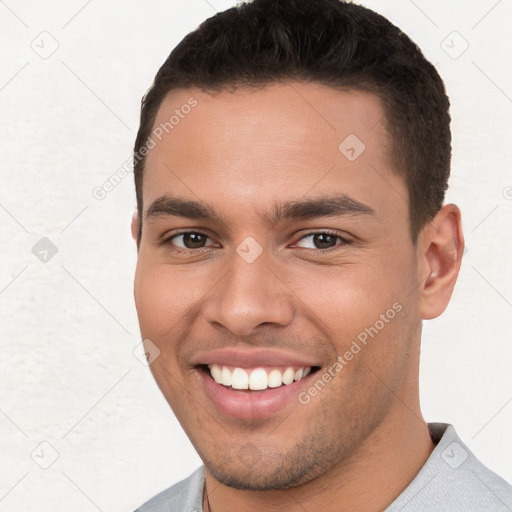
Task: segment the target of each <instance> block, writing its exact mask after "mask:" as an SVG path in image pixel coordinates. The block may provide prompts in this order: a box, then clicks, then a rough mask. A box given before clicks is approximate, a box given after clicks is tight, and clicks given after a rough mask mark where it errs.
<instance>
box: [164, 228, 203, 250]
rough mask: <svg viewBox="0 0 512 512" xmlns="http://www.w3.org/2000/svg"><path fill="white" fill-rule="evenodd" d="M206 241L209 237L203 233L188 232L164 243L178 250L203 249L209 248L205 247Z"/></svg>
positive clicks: (172, 237)
mask: <svg viewBox="0 0 512 512" xmlns="http://www.w3.org/2000/svg"><path fill="white" fill-rule="evenodd" d="M207 240H209V237H208V236H206V235H204V234H203V233H196V232H193V231H190V232H187V233H179V234H177V235H174V236H171V237H170V238H168V239H167V240H166V241H165V243H167V244H170V245H174V246H175V247H178V248H179V249H201V248H203V247H209V246H207V245H206V242H207Z"/></svg>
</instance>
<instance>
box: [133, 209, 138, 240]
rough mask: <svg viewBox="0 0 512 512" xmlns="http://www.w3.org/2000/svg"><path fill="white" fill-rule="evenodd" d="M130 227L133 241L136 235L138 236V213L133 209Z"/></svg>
mask: <svg viewBox="0 0 512 512" xmlns="http://www.w3.org/2000/svg"><path fill="white" fill-rule="evenodd" d="M131 229H132V238H133V239H134V240H135V241H137V237H138V234H139V214H138V212H137V211H135V212H134V214H133V216H132V225H131Z"/></svg>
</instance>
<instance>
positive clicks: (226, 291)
mask: <svg viewBox="0 0 512 512" xmlns="http://www.w3.org/2000/svg"><path fill="white" fill-rule="evenodd" d="M250 244H251V242H250V241H249V242H248V245H244V243H242V244H240V246H239V247H238V248H237V251H236V252H234V253H233V254H232V255H231V257H230V258H229V261H228V262H227V263H226V267H225V271H226V274H225V275H224V277H223V278H222V279H221V280H220V282H219V283H218V285H217V286H215V287H214V289H213V290H212V291H213V293H212V294H211V295H210V296H209V297H208V299H207V303H206V307H205V311H204V313H205V317H206V319H207V321H209V322H210V323H215V324H221V325H222V326H224V327H225V328H227V329H229V330H230V331H232V332H233V333H234V334H238V335H248V334H251V333H252V332H253V331H254V329H255V328H256V327H258V326H259V325H261V324H264V323H265V324H273V325H275V326H284V325H287V324H289V323H290V322H291V320H292V318H293V314H294V310H293V304H292V301H291V297H290V294H289V293H287V288H286V286H285V285H284V284H283V283H282V282H281V280H280V279H279V278H278V277H277V276H276V275H275V273H274V272H273V271H271V270H270V269H269V266H270V262H269V261H268V257H267V255H265V254H262V253H260V254H259V255H257V256H256V257H255V252H254V247H251V245H250ZM251 253H252V254H251ZM247 255H250V257H247Z"/></svg>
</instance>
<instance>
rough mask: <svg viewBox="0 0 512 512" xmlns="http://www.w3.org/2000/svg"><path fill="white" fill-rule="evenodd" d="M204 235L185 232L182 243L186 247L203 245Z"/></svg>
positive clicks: (192, 247)
mask: <svg viewBox="0 0 512 512" xmlns="http://www.w3.org/2000/svg"><path fill="white" fill-rule="evenodd" d="M205 239H206V237H205V236H204V235H201V234H200V233H185V234H184V235H183V243H184V244H185V246H186V247H187V248H188V249H197V248H198V247H203V246H204V243H205Z"/></svg>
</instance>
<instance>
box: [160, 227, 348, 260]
mask: <svg viewBox="0 0 512 512" xmlns="http://www.w3.org/2000/svg"><path fill="white" fill-rule="evenodd" d="M186 234H197V235H203V236H206V237H207V238H210V237H209V236H208V235H206V234H205V233H201V232H200V231H182V232H181V233H175V234H174V235H172V236H170V237H168V238H166V239H164V240H162V242H161V245H166V246H168V247H169V250H170V251H171V252H174V253H180V254H187V253H192V252H196V253H199V252H203V251H204V250H206V249H210V247H199V248H197V249H181V248H177V247H176V246H175V245H173V243H172V240H173V239H175V238H177V237H179V236H182V235H186ZM314 235H330V236H333V237H336V238H337V239H339V240H341V243H340V244H337V245H335V246H334V247H329V248H327V249H306V250H309V251H316V252H318V253H326V252H331V251H334V250H336V249H339V248H340V247H341V246H344V245H350V244H351V243H352V240H349V239H347V238H344V237H342V236H341V235H339V234H338V233H336V232H334V231H329V230H320V231H311V232H309V233H306V234H305V235H303V236H301V237H300V238H299V240H298V241H301V240H304V239H305V238H308V237H310V236H314ZM214 249H217V247H214ZM299 249H304V248H303V247H299Z"/></svg>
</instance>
